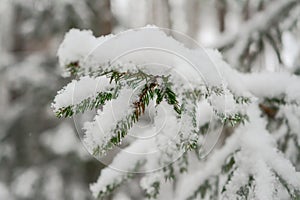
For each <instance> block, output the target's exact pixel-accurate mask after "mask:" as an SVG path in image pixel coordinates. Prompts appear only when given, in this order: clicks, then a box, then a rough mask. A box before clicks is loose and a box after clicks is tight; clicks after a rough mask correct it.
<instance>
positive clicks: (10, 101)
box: [0, 0, 300, 200]
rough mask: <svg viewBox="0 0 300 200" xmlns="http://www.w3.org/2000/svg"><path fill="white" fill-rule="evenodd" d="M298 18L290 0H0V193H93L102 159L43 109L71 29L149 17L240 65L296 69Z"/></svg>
mask: <svg viewBox="0 0 300 200" xmlns="http://www.w3.org/2000/svg"><path fill="white" fill-rule="evenodd" d="M299 19H300V6H299V0H294V1H293V0H276V1H274V0H0V199H1V200H2V199H3V200H13V199H22V200H23V199H24V200H27V199H28V200H29V199H39V200H44V199H45V200H69V199H70V200H85V199H92V197H91V194H90V191H89V183H91V182H94V181H96V180H97V178H98V176H99V174H100V170H101V168H102V167H103V166H102V164H101V163H100V162H98V161H97V160H95V159H94V158H93V157H92V156H90V155H88V154H87V153H86V151H85V149H84V148H83V146H82V145H81V143H80V140H79V139H78V136H77V133H76V130H75V127H74V124H73V121H72V119H70V120H58V119H56V117H55V114H54V113H53V112H52V110H51V102H52V100H53V98H54V96H55V94H56V91H57V90H59V89H60V88H61V87H62V86H63V85H65V84H66V83H67V82H68V81H69V80H66V79H64V78H62V77H61V76H60V74H61V71H60V68H59V66H58V62H57V57H56V51H57V49H58V46H59V44H60V42H61V41H62V39H63V36H64V33H65V32H67V31H68V30H69V29H70V28H81V29H91V30H92V31H93V32H94V34H95V35H96V36H100V35H105V34H109V33H118V32H120V31H123V30H126V29H128V28H137V27H141V26H145V25H147V24H155V25H157V26H160V27H164V28H171V29H174V30H176V31H180V32H182V33H185V34H187V35H188V36H190V37H192V38H194V39H195V40H196V41H198V42H199V44H201V45H203V46H206V47H213V48H218V49H219V50H220V51H222V52H223V53H224V57H225V59H226V60H227V61H228V62H229V63H230V64H231V65H232V66H233V67H235V68H237V69H238V70H240V71H244V72H250V71H255V70H262V69H263V70H269V71H278V70H289V71H292V72H293V73H295V74H299V73H300V70H299V69H300V68H299V67H300V45H299V44H300V31H299V30H300V21H299ZM78 48H80V47H78Z"/></svg>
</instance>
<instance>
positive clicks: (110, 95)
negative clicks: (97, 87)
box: [55, 91, 116, 118]
mask: <svg viewBox="0 0 300 200" xmlns="http://www.w3.org/2000/svg"><path fill="white" fill-rule="evenodd" d="M114 98H116V93H115V92H113V91H109V92H98V93H97V95H96V96H95V97H88V98H86V99H84V100H82V101H81V102H80V103H78V104H76V105H69V106H67V107H62V108H59V109H58V111H56V113H55V114H56V116H57V117H58V118H61V117H71V116H73V115H74V114H78V113H84V112H85V111H87V110H93V109H95V108H99V106H103V105H104V104H105V103H106V102H107V101H110V100H112V99H114Z"/></svg>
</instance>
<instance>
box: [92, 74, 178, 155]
mask: <svg viewBox="0 0 300 200" xmlns="http://www.w3.org/2000/svg"><path fill="white" fill-rule="evenodd" d="M108 74H110V75H109V77H110V80H111V81H115V82H116V84H119V83H120V81H121V79H125V80H128V79H129V80H132V79H134V81H136V80H140V79H142V80H144V79H145V77H146V76H147V77H148V78H149V77H151V78H152V79H151V80H149V79H147V80H149V81H148V82H147V83H145V85H144V87H143V88H142V90H141V92H140V93H139V95H138V100H137V101H135V102H133V105H132V107H133V112H132V113H130V114H129V115H127V116H126V117H125V118H123V119H122V120H120V121H118V122H117V124H116V126H115V128H114V129H113V130H112V133H113V136H112V137H111V138H110V140H109V141H108V142H107V143H105V144H103V145H102V146H97V147H96V148H95V149H94V150H93V154H94V155H98V154H100V155H101V154H103V153H104V152H106V151H107V150H109V149H111V148H113V147H114V146H116V145H119V144H120V143H121V142H122V139H123V138H124V137H125V136H126V135H127V133H128V132H129V130H130V129H131V128H132V126H133V125H134V124H135V123H136V122H138V120H139V118H140V116H142V115H143V114H144V112H145V109H146V107H147V106H148V105H149V103H150V101H151V100H154V99H155V97H156V101H155V102H156V105H159V104H160V103H161V102H162V101H163V100H165V101H166V102H167V103H168V104H169V105H171V106H173V108H174V110H175V112H176V113H177V114H178V115H179V116H180V115H181V106H180V105H179V103H178V100H177V96H176V94H175V93H174V92H173V90H172V89H171V83H170V82H169V80H168V77H164V76H161V77H158V76H155V77H153V76H152V75H147V74H145V73H144V72H142V71H139V72H137V73H134V74H130V73H120V72H116V71H112V72H109V73H108ZM106 75H107V74H106ZM158 79H161V80H163V81H162V82H161V83H160V81H159V80H158Z"/></svg>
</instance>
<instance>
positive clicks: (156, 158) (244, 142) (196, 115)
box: [52, 26, 300, 200]
mask: <svg viewBox="0 0 300 200" xmlns="http://www.w3.org/2000/svg"><path fill="white" fill-rule="evenodd" d="M142 47H147V48H142ZM149 47H151V48H149ZM136 49H139V51H132V50H136ZM162 50H164V51H162ZM124 52H127V53H128V52H131V53H128V54H126V55H125V54H124ZM166 52H167V53H166ZM170 54H172V57H170ZM120 55H125V56H120ZM174 55H176V56H175V58H174ZM58 57H59V62H60V65H61V66H62V68H63V71H64V73H63V75H64V76H70V77H72V78H73V80H72V82H70V83H69V84H68V85H66V86H65V87H64V88H62V89H61V90H60V91H59V92H58V94H57V96H56V97H55V99H54V102H53V104H52V107H53V109H54V112H55V113H56V115H57V116H58V117H71V116H73V115H76V114H79V113H85V112H86V111H88V110H95V111H96V114H95V116H94V117H93V119H92V120H91V121H86V122H85V123H84V126H83V129H84V143H85V144H86V146H87V147H88V150H89V152H90V153H92V154H93V155H95V156H96V157H99V156H104V155H106V154H107V153H108V152H109V151H110V150H112V149H115V148H116V147H119V146H121V145H122V144H123V143H124V141H125V144H126V147H125V149H124V150H123V151H119V153H118V154H117V155H116V156H115V157H114V159H113V161H112V163H111V165H112V166H114V167H112V168H110V167H107V168H105V169H103V170H102V171H101V175H100V177H99V178H98V181H97V182H96V183H93V184H91V186H90V189H91V191H92V193H93V195H94V196H95V197H96V198H99V199H103V198H105V197H107V196H114V195H115V194H116V193H118V191H119V190H118V189H119V188H122V186H123V185H124V184H125V182H128V181H130V182H131V183H132V184H139V185H140V187H141V188H142V190H143V191H144V194H145V197H148V198H150V199H168V198H172V199H179V200H182V199H230V200H231V199H299V198H300V196H299V190H300V174H299V172H297V171H296V169H295V167H294V165H296V164H297V163H298V164H299V162H298V161H297V160H295V159H297V158H299V152H300V148H299V146H300V141H299V139H300V131H299V130H300V129H299V128H297V127H298V123H297V122H298V121H299V118H300V111H299V107H298V105H299V102H300V88H299V87H296V86H299V85H300V79H299V78H298V77H296V76H293V75H291V74H289V72H256V73H247V74H246V73H241V72H238V71H236V70H234V69H233V68H231V67H230V66H229V65H228V64H227V63H226V62H224V61H223V59H222V56H221V55H220V53H219V52H218V51H216V50H213V49H200V48H196V49H189V48H187V47H185V46H184V45H183V44H181V43H180V42H178V41H176V40H175V39H173V38H172V37H170V36H167V35H166V34H165V33H164V32H163V31H161V30H160V29H158V28H156V27H153V26H151V27H145V28H142V29H139V30H129V31H127V32H126V34H120V35H118V36H114V35H109V36H105V37H99V38H96V37H94V36H93V35H92V32H91V31H87V30H82V31H81V30H77V29H72V30H70V31H69V32H68V33H67V34H66V36H65V39H64V41H63V42H62V44H61V46H60V48H59V50H58ZM116 58H118V59H117V60H116ZM178 58H180V59H178ZM182 60H184V61H182ZM148 63H160V64H161V65H162V66H166V65H168V66H169V67H168V68H164V67H158V66H149V64H148ZM191 65H193V66H196V67H190V66H191ZM183 77H184V78H183ZM271 108H272V109H273V108H275V110H276V114H277V115H270V110H272V109H271ZM145 115H147V116H148V115H149V116H152V117H153V120H151V122H149V123H151V125H150V126H148V128H147V129H144V130H143V132H142V131H141V130H140V129H137V125H138V124H139V123H141V121H143V120H145ZM212 120H214V121H215V123H214V124H213V125H212V123H211V121H212ZM279 120H280V121H281V122H282V123H280V124H281V125H280V127H278V128H276V127H274V125H273V124H275V122H276V121H279ZM222 128H223V130H225V131H226V130H227V131H229V132H230V134H229V135H226V136H224V137H226V139H225V143H224V144H220V145H218V146H217V147H216V148H214V149H213V151H212V152H210V154H209V156H208V158H205V159H201V158H202V157H203V155H204V153H205V145H206V142H207V138H209V137H210V135H214V134H217V133H218V131H220V130H221V129H222ZM152 132H158V134H157V135H156V136H155V137H154V138H152V139H148V140H138V139H137V140H134V139H127V138H128V135H129V134H130V135H135V136H138V135H143V134H146V133H152ZM286 132H289V133H288V134H287V133H286ZM285 134H286V135H288V136H286V137H284V135H285ZM126 139H127V140H126ZM286 140H288V141H291V142H293V143H294V145H293V148H292V149H290V150H287V146H286V145H284V142H286ZM153 149H156V150H157V149H158V151H159V153H158V154H155V155H153V154H151V153H150V152H151V151H153ZM132 151H133V152H138V153H141V154H142V155H143V156H129V154H128V153H126V152H132ZM291 161H292V162H291ZM113 168H115V169H122V172H120V171H117V170H114V169H113ZM153 169H157V170H154V171H153ZM148 171H152V172H151V173H143V176H142V177H141V176H136V175H137V174H136V173H134V172H148ZM170 182H172V184H171V185H172V186H170ZM175 188H176V189H175Z"/></svg>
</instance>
